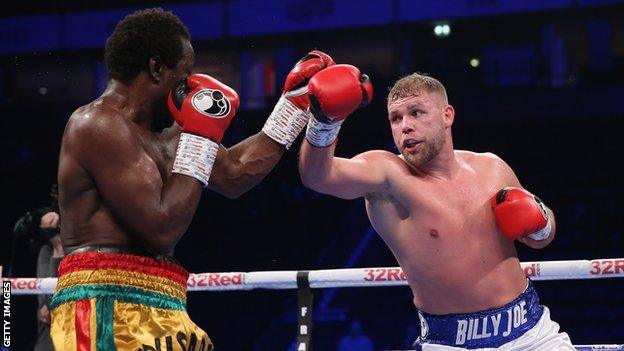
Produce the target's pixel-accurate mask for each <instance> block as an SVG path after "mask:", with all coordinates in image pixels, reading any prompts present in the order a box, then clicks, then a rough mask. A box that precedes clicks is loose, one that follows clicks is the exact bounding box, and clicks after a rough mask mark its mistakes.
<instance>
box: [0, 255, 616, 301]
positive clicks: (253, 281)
mask: <svg viewBox="0 0 624 351" xmlns="http://www.w3.org/2000/svg"><path fill="white" fill-rule="evenodd" d="M521 266H522V269H523V270H524V273H525V274H526V275H527V276H528V277H530V278H531V279H532V280H571V279H603V278H624V258H600V259H593V260H569V261H541V262H523V263H521ZM298 272H299V271H257V272H222V273H211V272H206V273H192V274H191V275H190V276H189V279H188V282H187V287H188V290H189V291H231V290H252V289H297V273H298ZM308 272H309V276H308V278H309V282H310V288H313V289H318V288H345V287H377V286H401V285H407V277H406V276H405V273H404V272H403V270H402V269H401V268H400V267H370V268H348V269H323V270H315V271H308ZM3 279H4V280H9V281H11V290H12V291H11V292H12V293H13V294H15V295H38V294H52V293H53V292H54V288H55V287H56V278H3Z"/></svg>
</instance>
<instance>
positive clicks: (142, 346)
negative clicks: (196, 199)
mask: <svg viewBox="0 0 624 351" xmlns="http://www.w3.org/2000/svg"><path fill="white" fill-rule="evenodd" d="M58 273H59V279H58V284H57V287H56V292H55V294H54V296H53V297H52V303H51V307H52V324H51V331H50V333H51V335H52V341H53V342H54V347H55V348H56V350H63V351H72V350H76V351H114V350H120V351H126V350H127V351H139V350H140V351H157V350H158V351H178V350H179V351H190V350H194V351H208V350H212V348H213V346H212V342H211V341H210V338H209V337H208V335H207V334H206V332H204V331H203V330H201V329H200V328H199V327H198V326H197V325H196V324H195V323H193V321H191V319H190V318H189V316H188V314H187V313H186V282H187V279H188V272H187V271H186V270H184V269H183V268H182V267H180V266H178V265H176V264H174V263H172V262H168V261H165V260H158V259H155V258H151V257H143V256H136V255H130V254H118V253H102V252H84V253H76V254H71V255H68V256H66V257H65V258H64V259H63V260H62V261H61V264H60V266H59V271H58Z"/></svg>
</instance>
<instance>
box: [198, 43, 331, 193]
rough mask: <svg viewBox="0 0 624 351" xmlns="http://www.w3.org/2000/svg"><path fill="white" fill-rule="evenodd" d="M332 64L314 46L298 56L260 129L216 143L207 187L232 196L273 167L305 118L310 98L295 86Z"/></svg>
mask: <svg viewBox="0 0 624 351" xmlns="http://www.w3.org/2000/svg"><path fill="white" fill-rule="evenodd" d="M333 64H334V60H332V58H331V57H330V56H329V55H327V54H326V53H324V52H322V51H318V50H313V51H310V52H309V53H308V54H306V55H305V56H304V57H302V58H301V60H299V61H298V62H297V63H296V64H295V66H294V67H293V69H292V70H291V71H290V72H289V73H288V76H286V81H285V82H284V90H283V91H282V96H281V97H280V99H279V101H278V102H277V104H276V105H275V108H274V109H273V112H272V113H271V115H270V116H269V118H268V119H267V121H266V123H265V125H264V127H263V128H262V132H259V133H258V134H255V135H253V136H251V137H249V138H247V139H245V140H243V141H242V142H240V143H238V144H236V145H234V146H233V147H231V148H227V149H226V148H224V147H223V146H220V148H219V152H218V154H217V159H216V162H215V165H214V168H213V174H212V175H211V177H210V181H209V184H208V187H209V188H210V189H212V190H215V191H217V192H219V193H221V194H223V195H225V196H227V197H230V198H236V197H239V196H240V195H242V194H244V193H245V192H247V191H248V190H249V189H251V188H252V187H254V186H255V185H256V184H258V183H259V182H260V181H261V180H262V179H263V178H264V177H265V176H266V175H267V174H268V173H269V172H270V171H271V170H272V169H273V167H275V165H276V164H277V162H278V161H279V160H280V158H281V157H282V155H283V154H284V152H285V151H286V149H288V148H289V147H290V146H291V145H292V143H293V142H294V141H295V138H296V137H297V135H299V132H301V130H302V129H303V128H304V127H305V124H306V122H307V121H308V118H309V112H307V111H308V107H309V106H310V100H309V98H308V96H307V94H306V93H305V92H298V93H296V91H297V89H298V88H301V87H303V86H305V85H306V84H307V83H308V80H309V79H310V78H311V77H312V76H314V74H316V73H317V72H319V71H321V70H323V69H324V68H326V67H328V66H332V65H333Z"/></svg>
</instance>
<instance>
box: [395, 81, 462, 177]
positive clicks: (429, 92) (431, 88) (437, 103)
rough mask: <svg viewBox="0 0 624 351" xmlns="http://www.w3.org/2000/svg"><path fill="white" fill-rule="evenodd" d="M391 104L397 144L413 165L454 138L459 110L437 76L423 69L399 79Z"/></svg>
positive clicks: (417, 165) (421, 163)
mask: <svg viewBox="0 0 624 351" xmlns="http://www.w3.org/2000/svg"><path fill="white" fill-rule="evenodd" d="M387 107H388V119H389V121H390V129H391V131H392V137H393V139H394V144H395V145H396V147H397V148H398V149H399V151H400V152H401V154H402V155H403V157H404V158H405V160H406V161H407V162H408V163H409V164H411V165H412V166H415V167H420V166H422V165H424V164H426V163H427V162H429V161H431V160H432V159H434V158H435V157H436V156H437V155H438V154H439V153H440V150H442V148H443V147H444V146H445V145H446V144H447V142H450V136H451V133H450V127H451V125H452V124H453V119H454V117H455V110H454V109H453V107H452V106H451V105H449V103H448V98H447V96H446V89H445V88H444V85H442V83H440V82H439V81H438V80H437V79H435V78H432V77H429V76H427V75H424V74H419V73H414V74H411V75H408V76H405V77H403V78H401V79H399V80H398V81H397V82H396V83H395V84H394V85H393V86H392V88H391V89H390V93H389V94H388V105H387ZM451 145H452V144H451Z"/></svg>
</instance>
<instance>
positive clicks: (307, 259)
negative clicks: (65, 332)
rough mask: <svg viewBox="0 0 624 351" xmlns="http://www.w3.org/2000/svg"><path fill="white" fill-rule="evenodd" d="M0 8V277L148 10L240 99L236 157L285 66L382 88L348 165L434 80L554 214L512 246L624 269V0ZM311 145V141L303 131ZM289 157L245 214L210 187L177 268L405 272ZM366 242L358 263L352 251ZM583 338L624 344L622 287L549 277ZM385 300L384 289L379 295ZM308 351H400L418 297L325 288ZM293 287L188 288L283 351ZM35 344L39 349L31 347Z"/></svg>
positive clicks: (17, 339) (354, 214) (25, 267)
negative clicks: (390, 109)
mask: <svg viewBox="0 0 624 351" xmlns="http://www.w3.org/2000/svg"><path fill="white" fill-rule="evenodd" d="M11 6H12V9H6V8H5V9H3V10H2V11H1V12H0V116H1V117H2V118H1V120H2V122H1V123H2V131H3V133H4V135H5V136H4V137H3V138H2V140H1V141H0V142H1V143H2V158H1V161H0V162H1V164H2V177H1V182H2V184H1V189H2V194H3V196H2V198H3V199H4V200H2V201H3V206H2V208H3V209H2V216H1V225H2V227H1V228H2V232H3V240H2V244H0V255H1V261H0V264H2V265H4V266H5V267H6V266H7V265H8V264H9V263H10V262H9V260H10V256H11V255H10V253H11V248H12V247H13V248H15V252H17V254H16V255H15V259H14V260H13V262H12V263H13V264H12V274H13V276H21V277H32V276H34V275H35V265H36V248H35V247H34V246H36V244H33V243H32V242H29V241H28V240H21V239H17V238H16V237H14V235H13V233H12V229H13V226H14V224H15V222H16V221H17V219H18V218H20V217H21V216H22V215H23V214H24V213H25V212H27V211H29V210H32V209H34V208H37V207H40V206H42V205H44V204H46V203H47V202H48V201H49V199H48V195H47V194H48V189H49V188H50V185H51V184H52V183H54V182H55V181H56V171H57V161H58V152H59V146H60V140H61V136H62V133H63V128H64V125H65V122H66V121H67V118H68V117H69V115H70V114H71V113H72V111H73V110H74V109H76V108H77V107H78V106H80V105H82V104H84V103H86V102H88V101H90V100H92V99H93V98H95V97H96V96H98V95H99V94H100V93H101V91H102V89H103V87H104V86H105V83H106V69H105V66H104V62H103V45H104V42H105V39H106V37H107V36H108V35H109V34H110V32H111V31H112V29H113V26H114V24H115V23H116V22H117V21H118V20H120V19H121V18H123V16H125V15H126V14H128V13H130V12H132V11H134V10H136V9H140V8H147V7H154V6H159V7H163V8H165V9H168V10H171V11H173V12H174V13H175V14H176V15H178V16H179V17H180V18H181V19H182V21H183V22H184V23H185V24H186V25H187V26H188V27H189V29H190V31H191V35H192V41H193V44H194V46H195V50H196V53H197V58H196V71H197V72H203V73H208V74H211V75H214V76H216V77H217V78H219V79H220V80H222V81H223V82H225V83H226V84H228V85H230V86H232V87H234V88H235V89H236V90H237V91H238V92H239V94H240V95H241V99H242V108H241V109H240V112H239V113H238V115H237V116H236V118H235V120H234V122H233V126H232V127H230V129H229V130H228V131H227V132H226V136H225V139H224V144H225V145H226V146H229V145H232V144H234V143H236V142H237V141H238V140H241V139H242V138H244V137H245V136H247V135H250V134H251V133H255V132H257V131H258V130H260V128H261V127H262V125H263V123H264V121H265V119H266V117H267V116H268V114H269V113H270V111H271V109H272V107H273V104H274V103H275V102H276V101H277V98H278V97H279V94H280V93H281V87H282V84H283V81H284V78H285V75H286V73H288V71H289V70H290V68H291V66H292V64H293V63H294V62H295V61H296V60H297V59H298V58H299V57H300V56H301V55H303V54H305V53H306V52H308V51H309V50H311V49H314V48H318V49H321V50H323V51H326V52H328V53H329V54H331V55H332V56H333V57H334V59H335V60H336V61H337V62H339V63H351V64H354V65H356V66H358V67H360V69H361V70H362V71H364V72H366V73H368V74H369V76H370V77H371V79H372V82H373V84H374V87H375V96H374V99H373V103H372V104H371V106H369V107H367V108H365V109H363V110H360V111H358V112H356V115H355V116H353V118H350V119H349V121H348V122H346V124H345V126H344V127H343V131H342V133H341V138H340V140H339V143H338V151H337V154H338V155H340V156H345V157H350V156H353V155H355V154H357V153H360V152H362V151H364V150H368V149H373V148H378V149H387V150H394V146H393V143H392V138H391V135H390V132H389V127H388V123H387V119H386V117H387V115H386V112H385V97H386V93H387V91H388V87H389V85H391V84H392V82H393V81H394V80H396V79H398V78H399V77H400V76H402V75H404V74H407V73H410V72H413V71H420V72H426V73H429V74H431V75H433V76H434V77H437V78H439V79H440V80H441V81H442V82H443V83H444V84H445V85H446V87H447V89H448V92H449V98H450V103H451V104H452V105H454V106H455V109H456V111H457V116H456V119H455V126H454V136H455V143H456V144H455V146H456V147H457V148H460V149H472V150H476V151H492V152H494V153H496V154H498V155H499V156H501V157H502V158H503V159H505V160H507V161H508V163H510V165H511V166H512V167H513V168H514V169H515V170H516V172H517V174H518V176H519V178H520V181H521V182H522V183H523V185H524V186H525V187H526V188H527V189H530V190H531V191H533V192H535V193H537V194H540V196H541V198H542V199H543V200H544V201H545V202H546V203H547V204H549V206H550V207H552V208H553V210H554V211H555V214H556V216H557V222H558V230H557V238H556V239H555V241H554V242H553V244H551V245H550V246H549V247H547V248H546V249H544V250H532V249H529V248H527V247H525V246H523V245H518V250H519V254H520V259H521V261H534V260H549V261H550V260H568V259H592V258H617V257H624V254H623V252H624V223H623V222H624V213H623V212H624V202H623V196H622V195H623V194H622V188H623V187H622V185H621V179H622V175H621V173H620V172H621V171H620V169H621V163H622V160H623V157H622V155H621V153H622V151H624V149H623V148H622V139H623V138H622V133H623V128H622V127H623V126H624V123H622V122H623V121H624V1H620V0H593V1H592V0H546V1H540V0H522V1H521V0H517V1H513V0H443V1H410V0H368V1H365V0H360V1H358V0H315V1H312V0H274V1H256V0H219V1H201V2H199V1H194V2H192V1H189V2H155V1H132V0H129V1H123V2H122V1H107V2H101V3H100V2H98V4H95V3H93V4H92V3H91V2H80V3H79V2H73V1H58V0H57V1H46V2H40V1H19V2H12V5H11ZM300 139H301V137H300ZM300 139H299V140H298V141H297V142H296V143H295V145H294V146H293V147H292V149H291V150H290V151H289V152H288V154H287V155H286V156H285V158H284V159H283V160H282V161H281V162H280V164H279V165H278V166H277V167H276V169H275V170H274V171H273V172H272V173H271V174H270V175H269V176H268V177H267V178H266V179H265V180H264V181H263V182H262V183H261V184H260V185H259V186H258V187H256V188H255V189H253V190H252V191H250V192H249V193H248V194H246V195H244V196H242V197H241V198H239V199H236V200H230V199H227V198H225V197H222V196H220V195H218V194H215V193H211V192H209V191H206V192H205V194H204V195H203V197H202V200H201V204H200V207H199V209H198V211H197V213H196V215H195V219H194V221H193V223H192V225H191V227H190V230H189V232H188V233H187V234H186V235H185V237H184V238H183V239H182V241H181V242H180V244H179V246H178V248H177V250H176V254H175V256H176V257H177V258H178V259H179V260H180V261H181V262H182V263H183V264H185V266H186V267H187V269H188V270H189V271H191V272H208V271H215V272H221V271H256V270H283V269H285V270H293V269H325V268H343V267H365V266H396V265H397V263H396V261H395V260H394V258H393V257H392V256H391V254H390V252H389V250H388V249H387V248H386V247H385V245H384V244H383V242H382V241H381V240H380V239H379V238H378V237H377V236H375V235H374V233H373V232H372V229H370V227H369V222H368V219H367V217H366V213H365V210H364V206H363V200H362V199H360V200H356V201H344V200H339V199H336V198H331V197H328V196H324V195H320V194H318V193H315V192H313V191H311V190H309V189H306V188H304V187H303V186H302V184H301V182H300V180H299V175H298V172H297V167H296V165H297V150H298V147H299V144H300ZM356 247H358V248H359V249H358V250H355V249H356ZM536 286H537V288H538V291H539V292H540V295H541V299H542V301H543V303H544V304H546V305H547V306H549V307H550V309H551V312H552V314H553V319H554V320H556V321H558V322H559V323H560V324H561V326H562V328H563V330H565V331H567V332H568V333H569V334H570V335H571V338H572V341H573V343H575V344H592V343H605V344H607V343H624V305H623V304H622V297H623V296H624V284H623V282H622V281H621V280H620V279H602V280H583V281H580V280H579V281H557V282H537V283H536ZM381 289H383V290H381ZM316 301H317V303H316V305H317V306H321V305H322V306H323V307H322V308H321V307H319V310H318V311H316V312H315V318H316V319H315V334H314V335H315V336H314V341H313V344H314V347H315V349H316V350H335V349H336V348H337V344H338V340H339V339H340V337H341V336H343V335H344V334H345V333H347V331H348V328H349V324H350V321H352V320H359V321H361V322H362V325H363V329H364V332H365V333H366V334H367V335H368V336H370V337H371V338H372V340H373V342H374V344H375V347H376V349H392V348H396V349H398V348H403V347H406V345H405V341H404V340H405V338H406V337H407V336H406V334H409V333H411V332H413V330H411V328H410V327H409V326H410V325H411V326H418V317H417V315H416V313H415V310H414V308H413V305H412V303H411V293H410V291H409V289H408V288H407V287H392V288H377V289H355V288H345V289H340V290H335V289H324V290H319V291H317V292H316ZM12 302H13V306H14V307H13V308H12V312H13V316H12V323H13V329H12V338H13V347H14V348H13V349H14V350H28V349H29V347H32V341H33V340H32V339H33V335H35V333H36V298H35V297H34V296H20V297H14V298H13V301H12ZM295 308H296V293H295V292H294V291H266V290H259V291H246V292H232V293H198V292H191V293H189V314H190V315H191V318H192V319H193V320H194V321H196V323H197V324H199V325H200V326H202V327H203V328H204V329H205V330H206V331H207V332H208V333H209V334H210V335H211V337H212V338H213V341H214V342H215V344H216V345H217V347H218V349H219V350H258V351H259V350H288V349H289V347H290V346H291V344H292V341H293V340H294V338H295V332H296V330H295V327H296V318H295ZM29 345H30V346H29Z"/></svg>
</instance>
